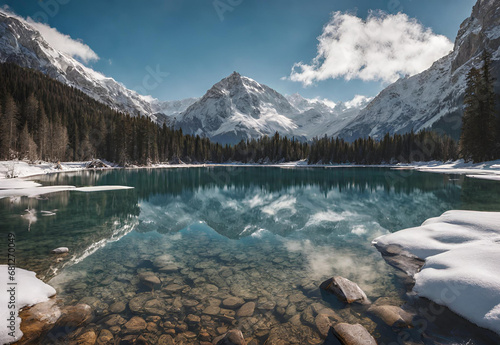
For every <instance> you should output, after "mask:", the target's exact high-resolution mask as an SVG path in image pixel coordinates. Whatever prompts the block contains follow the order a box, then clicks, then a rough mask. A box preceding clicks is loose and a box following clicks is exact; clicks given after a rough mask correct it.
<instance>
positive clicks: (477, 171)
mask: <svg viewBox="0 0 500 345" xmlns="http://www.w3.org/2000/svg"><path fill="white" fill-rule="evenodd" d="M88 163H89V162H88V161H84V162H62V163H59V165H60V166H59V169H58V168H57V165H58V164H55V163H48V162H41V163H34V164H31V163H28V162H27V161H0V180H3V181H2V183H3V184H6V183H7V182H6V180H8V179H6V178H5V177H6V176H7V174H8V173H9V171H10V170H13V172H14V174H15V176H16V177H17V178H19V179H21V178H25V177H32V176H36V175H44V174H51V173H60V172H76V171H81V170H85V169H86V166H87V164H88ZM108 164H109V163H108ZM109 165H111V164H109ZM202 167H277V168H363V167H366V168H392V169H396V170H417V171H423V172H433V173H441V174H458V175H466V176H468V177H471V178H481V179H489V180H500V160H496V161H490V162H483V163H476V164H474V163H467V162H464V161H463V160H457V161H453V162H438V161H432V162H415V163H398V164H377V165H359V164H311V165H309V164H308V163H307V161H305V160H301V161H295V162H286V163H274V164H255V163H220V164H219V163H206V164H201V163H200V164H198V163H194V164H168V163H163V164H153V165H151V166H133V167H128V168H126V169H155V168H160V169H161V168H202ZM113 168H120V167H118V166H113ZM0 187H2V186H0Z"/></svg>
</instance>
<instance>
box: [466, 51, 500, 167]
mask: <svg viewBox="0 0 500 345" xmlns="http://www.w3.org/2000/svg"><path fill="white" fill-rule="evenodd" d="M495 136H496V118H495V93H494V91H493V79H492V76H491V72H490V55H489V53H487V52H486V51H485V52H484V53H483V66H482V67H481V69H480V70H479V69H477V68H471V70H470V71H469V73H468V74H467V88H466V91H465V96H464V115H463V118H462V133H461V136H460V153H461V155H462V157H463V158H464V159H465V160H472V161H474V162H481V161H487V160H490V159H493V157H494V155H495Z"/></svg>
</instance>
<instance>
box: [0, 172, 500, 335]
mask: <svg viewBox="0 0 500 345" xmlns="http://www.w3.org/2000/svg"><path fill="white" fill-rule="evenodd" d="M37 180H39V181H40V182H41V183H43V184H61V185H62V184H69V185H76V186H86V185H112V184H120V185H129V186H134V187H135V189H133V190H124V191H107V192H96V193H89V194H84V193H78V192H64V193H57V194H53V195H49V196H48V200H35V199H29V200H28V199H26V198H22V199H20V200H13V201H10V200H0V221H1V224H2V232H8V231H15V232H16V235H17V238H18V243H17V245H18V248H20V249H19V254H18V257H19V258H20V266H21V267H25V268H30V269H34V270H36V271H37V272H38V273H40V274H41V275H42V276H44V277H45V279H46V280H49V279H51V280H50V284H52V285H54V286H55V287H56V288H57V290H58V296H59V298H61V299H62V300H63V301H64V302H65V303H67V304H76V303H78V302H83V303H87V304H89V305H91V306H92V307H93V308H94V316H95V317H94V320H93V321H92V323H91V324H90V325H89V326H87V327H91V328H94V329H95V330H97V331H100V330H101V329H108V330H110V331H111V332H112V333H113V334H114V338H115V339H126V340H127V339H128V338H127V336H128V337H131V336H130V334H129V333H130V332H131V331H130V330H129V329H127V327H126V326H124V325H123V323H124V322H126V321H128V320H129V319H130V318H131V317H133V316H140V317H141V318H143V319H144V320H146V321H147V322H149V324H148V326H147V329H144V330H143V331H141V333H144V334H146V335H145V336H144V337H145V339H146V340H147V341H146V343H148V342H149V343H156V342H157V341H158V339H159V338H161V336H162V335H163V334H170V335H171V336H172V338H175V339H176V340H177V343H181V341H184V343H186V344H191V343H192V344H198V343H200V341H212V340H213V339H214V338H215V337H216V336H217V335H219V334H221V333H223V332H224V331H225V330H226V329H231V328H239V329H241V330H242V331H243V333H244V334H245V336H246V337H247V338H249V339H253V341H254V343H253V344H263V343H264V342H265V341H266V339H269V340H268V344H269V343H278V342H277V339H279V338H280V337H281V338H283V337H285V335H286V337H285V338H287V339H285V340H287V341H288V342H289V343H298V344H307V343H311V344H315V343H323V342H324V340H322V339H321V338H320V336H319V334H318V333H317V332H316V329H315V326H314V315H315V313H316V311H317V309H318V308H320V307H319V305H318V303H320V304H321V305H322V307H325V308H326V307H328V308H332V309H333V310H334V311H335V312H336V313H337V317H338V318H339V319H341V320H343V321H345V322H349V323H358V322H359V323H361V324H363V325H364V326H365V327H366V328H367V329H368V330H369V331H370V332H371V333H372V334H373V335H374V336H375V337H377V340H378V341H379V343H385V344H389V343H391V342H396V343H398V342H397V339H398V335H399V333H400V332H394V331H393V330H391V329H390V328H388V327H386V326H384V325H382V324H381V323H380V322H377V321H376V320H372V319H371V318H369V317H368V315H367V314H366V312H365V310H364V308H363V307H359V306H352V307H350V306H346V305H343V304H342V303H340V302H338V301H337V300H336V299H335V298H333V297H332V296H328V295H326V294H324V293H323V294H322V293H321V292H320V291H319V288H318V286H319V284H320V283H321V282H322V281H323V280H325V279H327V278H329V277H331V276H332V275H341V276H344V277H346V278H349V279H351V280H353V281H354V282H356V283H358V284H359V285H360V286H361V288H362V289H363V290H364V291H365V292H366V294H367V295H368V297H369V298H370V299H371V300H372V301H376V300H377V299H379V298H385V303H388V304H397V305H402V304H404V303H406V304H407V306H406V307H407V308H409V309H410V310H412V309H418V308H424V309H425V308H428V307H429V305H428V304H427V302H425V301H423V300H420V299H415V298H414V297H413V296H411V294H410V295H408V294H407V293H406V292H407V290H406V287H405V286H404V285H403V280H402V279H401V277H400V275H399V274H397V272H396V270H394V269H393V268H391V267H389V266H388V265H387V264H386V263H385V261H384V260H383V259H382V258H381V256H380V254H379V253H378V252H377V251H376V250H375V249H374V248H373V247H372V246H371V244H370V243H371V240H372V239H374V238H375V237H377V236H380V235H383V234H386V233H389V232H393V231H397V230H400V229H403V228H407V227H412V226H417V225H420V224H421V223H422V222H423V221H424V220H425V219H427V218H430V217H435V216H439V215H440V214H441V213H443V212H444V211H447V210H449V209H474V210H495V211H500V203H499V201H498V200H500V198H499V196H500V184H498V183H496V182H494V181H483V180H472V179H468V178H463V177H459V176H447V175H437V174H426V173H418V172H407V171H393V170H389V169H366V168H363V169H361V168H357V169H353V168H341V169H280V168H246V167H242V168H200V169H156V170H155V169H152V170H117V171H105V172H82V173H74V174H60V175H50V176H44V177H41V178H37ZM28 207H29V208H30V209H32V210H34V211H32V212H31V214H30V217H26V216H25V215H26V212H25V211H24V210H25V209H26V208H28ZM47 210H49V211H52V212H53V213H55V215H51V216H47V215H46V214H47V213H42V212H41V211H47ZM22 215H23V216H24V217H22ZM28 230H29V231H28ZM59 246H67V247H69V248H70V250H71V254H70V255H67V256H65V257H62V260H61V258H58V257H55V256H50V255H47V253H48V252H49V251H50V250H51V249H53V248H55V247H59ZM147 272H149V274H154V275H155V276H156V277H157V278H159V279H160V280H161V284H160V285H158V286H154V289H153V290H152V289H151V286H148V285H147V284H144V283H143V282H141V281H140V276H141V274H142V275H144V274H145V273H147ZM55 273H57V274H55ZM230 296H236V297H240V298H241V299H243V300H244V301H245V302H254V303H255V306H256V307H255V311H254V312H253V314H252V316H250V317H248V316H244V317H243V316H242V317H238V316H237V315H235V311H236V310H237V309H231V308H229V307H224V305H223V304H222V301H223V300H224V299H226V298H228V297H230ZM121 306H125V309H124V310H121V309H123V308H121ZM311 306H315V307H314V308H311ZM233 308H234V307H233ZM118 315H119V316H118ZM188 315H190V316H188ZM418 317H422V315H420V316H417V318H418ZM311 318H312V319H311ZM72 331H73V330H72ZM77 331H78V330H77ZM79 331H81V330H79ZM420 331H422V332H420ZM66 333H67V334H63V336H69V337H70V338H71V337H72V336H73V335H72V334H71V332H69V331H68V332H66ZM132 333H133V332H132ZM133 337H136V336H133ZM408 337H409V338H408V342H407V343H408V344H495V343H498V338H497V337H496V336H494V335H492V334H490V333H489V332H487V331H484V330H481V329H478V328H476V327H474V326H472V325H470V324H468V323H467V322H465V321H464V320H462V319H460V318H458V317H456V316H454V315H453V314H451V313H449V312H440V314H439V315H438V316H437V318H434V317H433V318H432V322H430V323H429V324H428V325H427V326H426V327H425V329H413V330H410V331H408ZM52 338H53V337H52ZM52 338H50V337H49V338H48V339H52ZM163 339H164V338H163ZM141 341H143V340H141ZM410 341H412V342H410ZM42 343H47V339H45V342H43V341H42Z"/></svg>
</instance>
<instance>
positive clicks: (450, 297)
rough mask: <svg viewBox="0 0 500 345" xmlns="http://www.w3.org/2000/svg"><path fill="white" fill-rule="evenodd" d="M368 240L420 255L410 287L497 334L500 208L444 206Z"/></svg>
mask: <svg viewBox="0 0 500 345" xmlns="http://www.w3.org/2000/svg"><path fill="white" fill-rule="evenodd" d="M373 243H374V244H375V245H376V246H377V247H378V248H387V246H389V245H399V246H401V247H402V248H403V249H405V250H406V251H408V252H409V253H410V254H413V255H415V256H417V257H419V258H420V259H424V260H425V265H424V266H423V267H422V269H421V271H420V272H419V273H417V274H415V276H414V278H415V286H414V288H413V291H414V292H415V293H417V294H418V295H419V296H421V297H426V298H428V299H430V300H432V301H434V302H436V303H438V304H440V305H445V306H447V307H448V308H449V309H451V310H452V311H454V312H455V313H457V314H459V315H461V316H463V317H464V318H466V319H468V320H469V321H471V322H473V323H475V324H477V325H478V326H480V327H484V328H487V329H490V330H492V331H494V332H496V333H498V334H500V275H499V272H500V212H476V211H448V212H445V213H444V214H443V215H441V216H440V217H436V218H431V219H428V220H427V221H425V222H424V223H423V224H422V225H421V226H420V227H416V228H410V229H406V230H402V231H398V232H396V233H393V234H390V235H385V236H381V237H379V238H376V239H375V240H374V241H373Z"/></svg>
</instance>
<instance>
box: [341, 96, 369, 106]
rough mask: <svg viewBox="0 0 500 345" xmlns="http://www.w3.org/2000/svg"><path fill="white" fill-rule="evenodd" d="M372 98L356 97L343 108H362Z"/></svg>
mask: <svg viewBox="0 0 500 345" xmlns="http://www.w3.org/2000/svg"><path fill="white" fill-rule="evenodd" d="M372 99H373V97H366V96H363V95H356V96H354V98H353V99H351V100H350V101H347V102H345V103H344V104H345V106H346V108H347V109H351V108H364V107H365V106H366V105H367V104H368V103H370V102H371V100H372Z"/></svg>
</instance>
